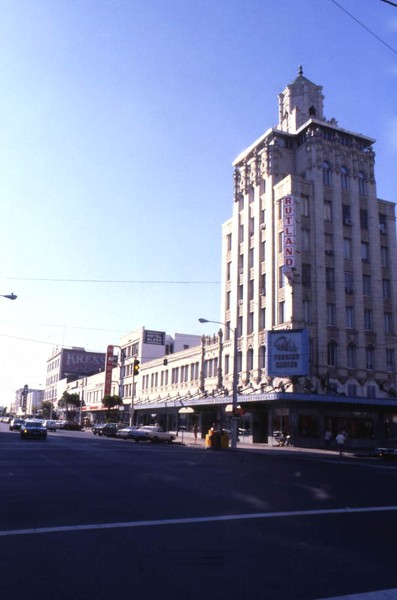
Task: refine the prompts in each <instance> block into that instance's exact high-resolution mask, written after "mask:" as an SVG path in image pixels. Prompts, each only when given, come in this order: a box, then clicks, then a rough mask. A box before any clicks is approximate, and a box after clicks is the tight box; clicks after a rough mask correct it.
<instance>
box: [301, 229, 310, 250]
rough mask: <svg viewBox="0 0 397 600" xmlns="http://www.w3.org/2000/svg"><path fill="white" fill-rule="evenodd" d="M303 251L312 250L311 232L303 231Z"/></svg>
mask: <svg viewBox="0 0 397 600" xmlns="http://www.w3.org/2000/svg"><path fill="white" fill-rule="evenodd" d="M302 250H303V251H304V252H308V251H309V250H310V231H309V230H308V229H302Z"/></svg>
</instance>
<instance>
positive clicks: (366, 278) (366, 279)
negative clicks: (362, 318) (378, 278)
mask: <svg viewBox="0 0 397 600" xmlns="http://www.w3.org/2000/svg"><path fill="white" fill-rule="evenodd" d="M363 294H364V296H370V295H371V276H370V275H363Z"/></svg>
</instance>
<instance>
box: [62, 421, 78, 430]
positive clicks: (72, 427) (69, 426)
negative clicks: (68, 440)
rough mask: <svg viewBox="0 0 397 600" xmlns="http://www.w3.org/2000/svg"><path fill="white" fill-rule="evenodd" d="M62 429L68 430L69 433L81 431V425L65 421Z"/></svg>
mask: <svg viewBox="0 0 397 600" xmlns="http://www.w3.org/2000/svg"><path fill="white" fill-rule="evenodd" d="M62 429H68V430H69V431H81V425H79V424H78V423H76V421H66V423H65V424H64V426H63V427H62Z"/></svg>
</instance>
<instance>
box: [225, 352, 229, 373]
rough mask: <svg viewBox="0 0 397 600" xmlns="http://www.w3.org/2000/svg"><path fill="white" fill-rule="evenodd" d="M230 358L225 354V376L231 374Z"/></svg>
mask: <svg viewBox="0 0 397 600" xmlns="http://www.w3.org/2000/svg"><path fill="white" fill-rule="evenodd" d="M229 365H230V356H229V355H228V354H225V375H228V374H229V368H230V367H229Z"/></svg>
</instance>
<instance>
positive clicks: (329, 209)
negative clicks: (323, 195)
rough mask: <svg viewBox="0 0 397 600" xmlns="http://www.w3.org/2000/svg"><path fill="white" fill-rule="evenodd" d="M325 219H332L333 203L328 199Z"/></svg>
mask: <svg viewBox="0 0 397 600" xmlns="http://www.w3.org/2000/svg"><path fill="white" fill-rule="evenodd" d="M324 220H325V221H328V222H331V221H332V203H331V202H328V201H327V200H326V201H325V202H324Z"/></svg>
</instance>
